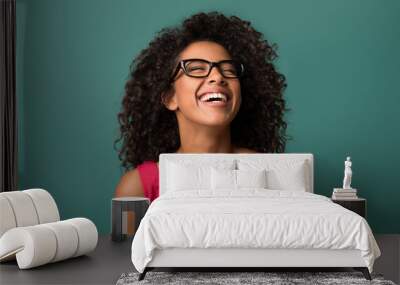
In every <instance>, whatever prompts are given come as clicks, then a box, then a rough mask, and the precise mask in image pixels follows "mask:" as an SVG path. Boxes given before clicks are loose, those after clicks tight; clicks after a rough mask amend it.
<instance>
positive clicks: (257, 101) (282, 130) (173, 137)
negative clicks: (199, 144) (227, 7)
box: [114, 12, 288, 170]
mask: <svg viewBox="0 0 400 285" xmlns="http://www.w3.org/2000/svg"><path fill="white" fill-rule="evenodd" d="M250 24H251V23H250V22H249V21H244V20H242V19H240V18H238V17H236V16H230V17H226V16H225V15H223V14H221V13H219V12H210V13H198V14H195V15H192V16H191V17H189V18H187V19H186V20H184V21H183V23H182V25H181V26H179V27H173V28H164V29H162V30H161V31H160V32H159V33H158V34H157V36H156V37H155V38H154V39H153V40H152V41H151V42H150V44H149V46H148V47H147V48H146V49H144V50H142V51H141V53H140V54H139V55H138V56H137V57H136V58H135V59H134V60H133V62H132V64H131V66H130V76H129V79H128V81H127V82H126V85H125V95H124V97H123V100H122V110H121V112H120V113H119V114H118V121H119V124H120V131H121V135H120V137H119V138H118V139H117V140H116V141H115V143H114V146H115V144H116V143H117V142H119V141H121V140H122V141H123V143H122V145H121V148H120V150H119V159H120V160H121V161H122V166H123V167H125V169H126V170H128V169H129V168H132V167H133V168H134V167H136V166H137V165H138V164H140V163H142V162H144V161H146V160H151V161H158V157H159V154H160V153H165V152H176V151H177V150H178V148H179V146H180V138H179V130H178V122H177V119H176V115H175V113H174V112H173V111H170V110H168V109H167V108H166V107H165V105H164V104H163V103H162V102H163V100H164V99H165V98H163V97H164V94H165V93H166V91H167V90H169V88H170V87H171V85H170V84H171V81H170V76H171V73H172V72H173V70H174V68H175V67H176V65H177V59H178V56H179V54H180V53H181V52H182V51H183V50H184V49H185V48H186V47H187V46H188V45H189V44H191V43H193V42H196V41H203V40H206V41H212V42H215V43H218V44H220V45H222V46H223V47H224V48H225V49H226V50H227V51H228V52H229V54H230V55H231V57H232V58H233V59H235V60H238V61H240V62H242V63H243V64H244V66H245V75H244V76H243V77H241V78H240V85H241V94H242V103H241V107H240V109H239V112H238V113H237V115H236V117H235V118H234V119H233V121H232V122H231V125H230V128H231V142H232V144H233V145H235V146H238V147H246V148H250V149H253V150H255V151H257V152H262V153H266V152H284V149H285V145H286V140H287V139H288V137H287V136H286V127H287V124H286V122H285V121H284V118H283V116H284V112H285V111H288V109H286V108H285V100H284V98H283V90H284V89H285V88H286V86H287V85H286V83H285V76H284V75H282V74H280V73H278V72H277V71H276V69H275V67H274V65H273V64H272V61H273V60H274V59H275V58H276V57H277V54H276V52H275V49H276V47H277V46H276V44H273V45H269V44H268V41H267V40H265V39H263V35H262V34H261V33H260V32H258V31H256V30H255V29H254V28H253V27H252V26H251V25H250Z"/></svg>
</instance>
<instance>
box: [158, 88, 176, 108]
mask: <svg viewBox="0 0 400 285" xmlns="http://www.w3.org/2000/svg"><path fill="white" fill-rule="evenodd" d="M161 102H162V103H163V104H164V106H165V107H166V108H167V109H168V110H170V111H176V110H177V109H178V102H177V100H176V96H175V92H174V90H173V88H171V89H169V90H168V91H166V92H164V93H163V94H162V95H161Z"/></svg>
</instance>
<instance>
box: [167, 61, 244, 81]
mask: <svg viewBox="0 0 400 285" xmlns="http://www.w3.org/2000/svg"><path fill="white" fill-rule="evenodd" d="M193 60H198V61H202V62H205V63H208V65H209V66H210V68H209V69H208V73H207V75H202V76H194V75H190V74H189V73H188V71H187V70H186V68H185V64H186V62H188V61H193ZM224 62H235V63H238V64H239V65H240V68H241V71H240V72H241V73H240V76H235V77H226V76H225V75H224V73H223V71H221V69H220V64H221V63H224ZM214 66H215V67H216V68H217V69H218V71H219V73H221V75H222V76H223V77H224V78H227V79H237V78H240V77H242V76H243V73H244V65H243V63H241V62H239V61H237V60H233V59H225V60H221V61H218V62H216V61H208V60H205V59H201V58H188V59H184V60H181V61H179V63H178V65H177V66H176V68H175V71H174V73H173V75H172V76H171V81H174V79H175V76H176V75H177V74H178V72H179V70H180V69H182V70H183V72H184V73H185V74H186V75H187V76H189V77H193V78H206V77H208V76H209V75H210V73H211V70H212V69H213V67H214Z"/></svg>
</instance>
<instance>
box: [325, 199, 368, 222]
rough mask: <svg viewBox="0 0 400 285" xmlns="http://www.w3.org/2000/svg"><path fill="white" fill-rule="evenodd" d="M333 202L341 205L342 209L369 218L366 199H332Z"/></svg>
mask: <svg viewBox="0 0 400 285" xmlns="http://www.w3.org/2000/svg"><path fill="white" fill-rule="evenodd" d="M331 200H332V202H334V203H336V204H339V205H341V206H342V207H344V208H346V209H349V210H350V211H353V212H354V213H357V214H359V215H360V216H361V217H363V218H365V219H366V218H367V200H366V199H364V198H357V199H347V200H342V199H341V200H337V199H332V198H331Z"/></svg>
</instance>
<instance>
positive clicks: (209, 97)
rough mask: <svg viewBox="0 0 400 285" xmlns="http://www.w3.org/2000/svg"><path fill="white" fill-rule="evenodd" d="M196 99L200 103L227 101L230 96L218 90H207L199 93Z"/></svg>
mask: <svg viewBox="0 0 400 285" xmlns="http://www.w3.org/2000/svg"><path fill="white" fill-rule="evenodd" d="M197 100H199V101H200V102H201V103H213V102H221V103H227V102H228V101H230V96H228V95H227V94H224V93H220V92H209V93H205V94H203V95H201V96H200V97H198V98H197Z"/></svg>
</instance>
